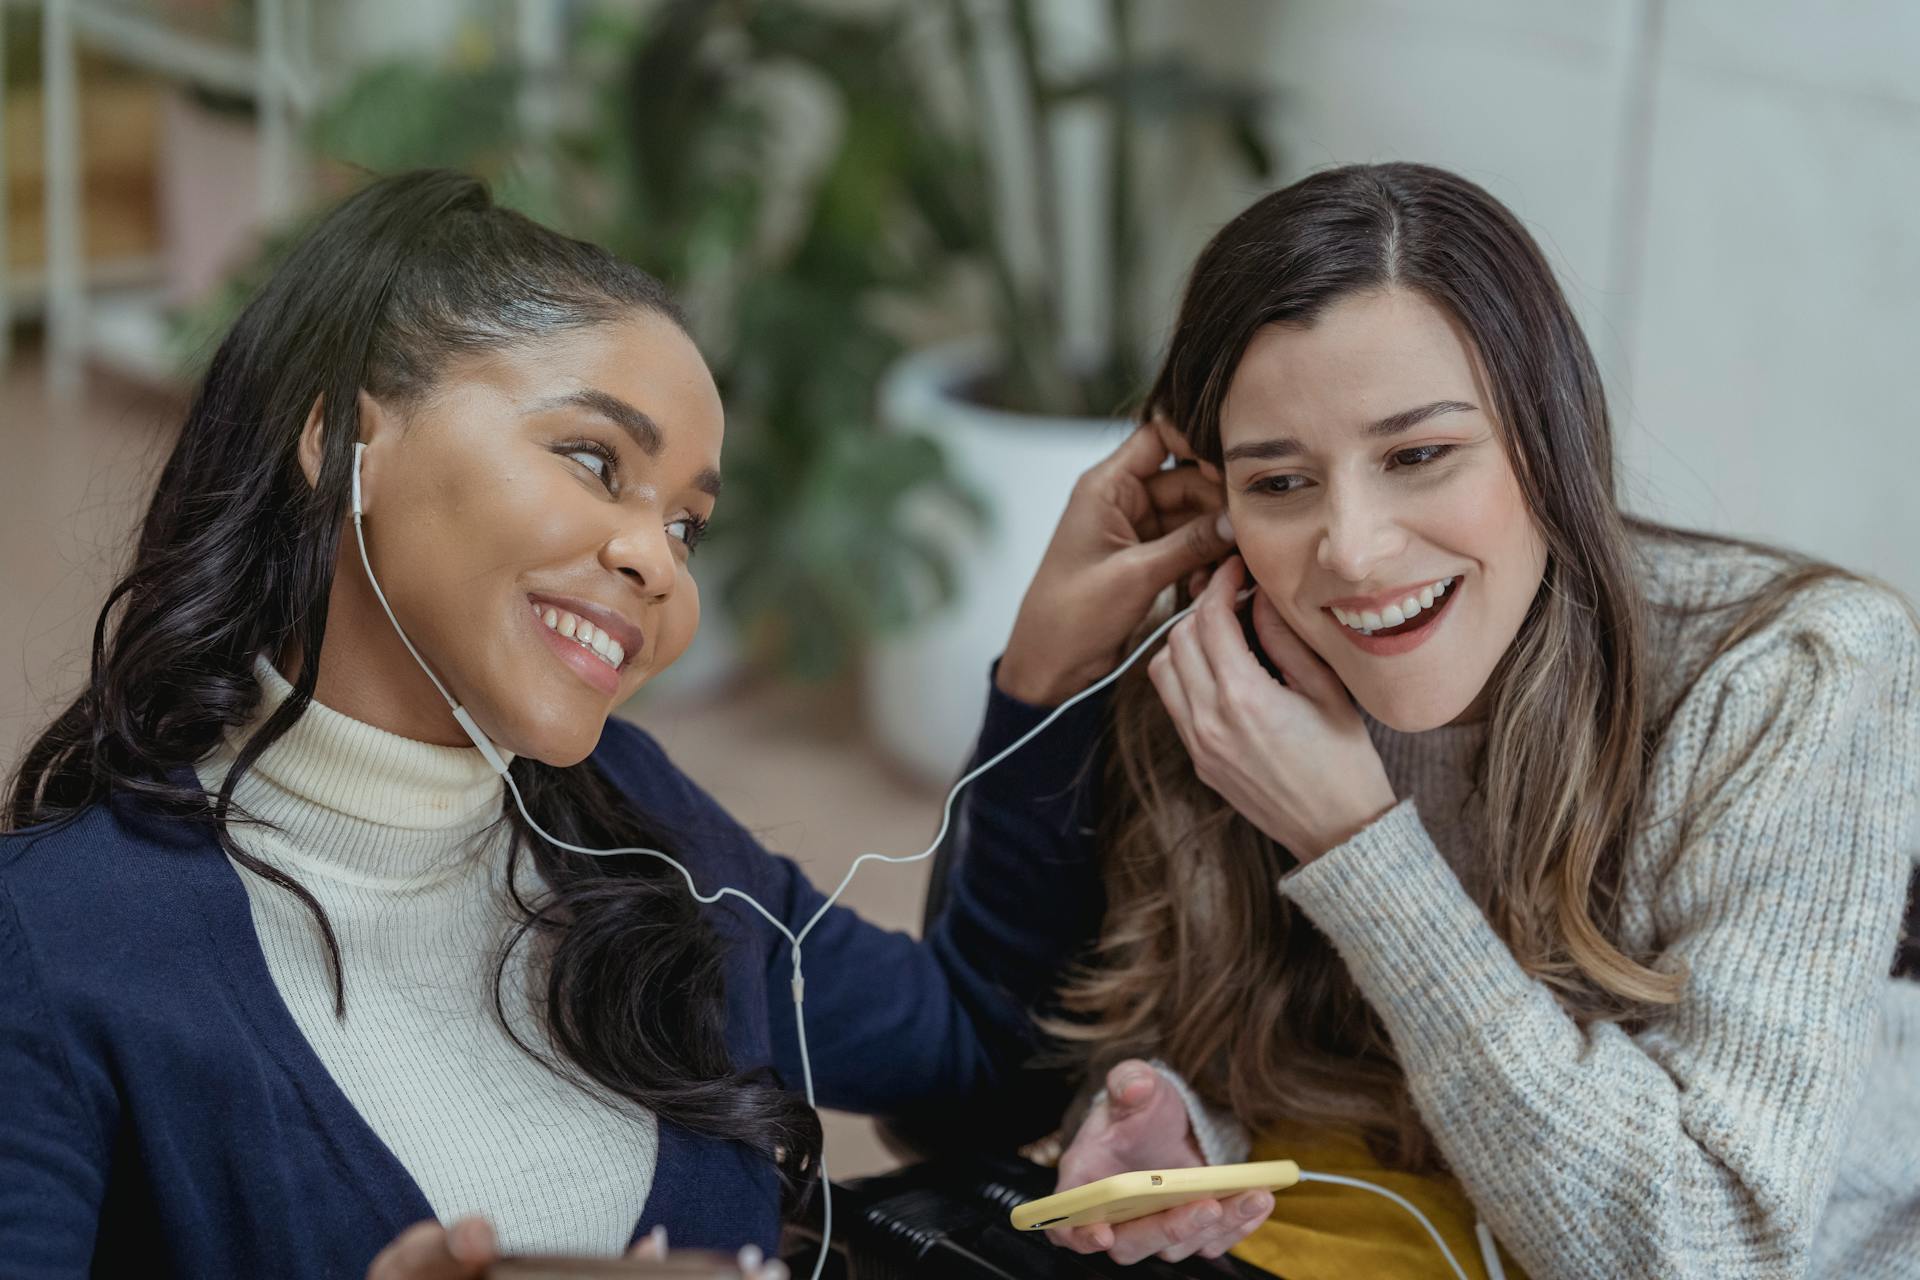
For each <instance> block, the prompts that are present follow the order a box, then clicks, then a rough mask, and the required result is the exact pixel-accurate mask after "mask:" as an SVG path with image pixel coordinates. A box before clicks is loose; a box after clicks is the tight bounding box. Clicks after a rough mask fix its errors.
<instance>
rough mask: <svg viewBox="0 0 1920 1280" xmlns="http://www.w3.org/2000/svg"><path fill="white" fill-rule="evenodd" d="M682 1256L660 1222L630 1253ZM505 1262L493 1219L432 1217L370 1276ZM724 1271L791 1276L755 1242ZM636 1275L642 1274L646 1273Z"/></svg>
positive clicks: (421, 1279) (399, 1241)
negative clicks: (442, 1220) (445, 1221)
mask: <svg viewBox="0 0 1920 1280" xmlns="http://www.w3.org/2000/svg"><path fill="white" fill-rule="evenodd" d="M682 1256H683V1255H680V1254H671V1255H670V1254H669V1253H668V1252H667V1232H666V1228H664V1227H656V1228H655V1229H654V1231H653V1234H651V1235H649V1236H648V1237H647V1238H646V1239H644V1240H642V1241H641V1242H640V1243H639V1244H637V1245H635V1246H634V1247H633V1248H632V1249H631V1250H630V1251H629V1252H628V1253H627V1258H628V1259H629V1260H632V1261H634V1262H636V1263H640V1262H646V1261H654V1262H661V1263H665V1262H667V1261H669V1260H670V1259H672V1258H680V1257H682ZM503 1261H507V1260H505V1259H502V1258H501V1256H500V1250H499V1245H498V1242H497V1241H496V1238H495V1236H494V1232H493V1224H491V1223H490V1222H488V1221H487V1220H486V1219H485V1218H479V1217H468V1218H461V1219H458V1220H457V1221H455V1222H454V1224H453V1225H452V1226H442V1225H440V1224H439V1223H438V1222H434V1221H432V1220H428V1221H426V1222H416V1223H414V1224H413V1225H412V1226H411V1227H408V1228H407V1229H406V1230H405V1231H402V1232H401V1233H400V1234H399V1235H398V1236H396V1237H394V1240H393V1243H392V1244H390V1245H388V1246H387V1247H386V1248H384V1249H382V1250H381V1251H380V1252H379V1254H378V1255H377V1256H375V1258H374V1260H373V1263H372V1265H371V1266H369V1267H368V1268H367V1280H484V1278H485V1277H486V1276H487V1274H488V1271H489V1268H492V1267H494V1264H496V1263H500V1262H503ZM722 1261H724V1260H722ZM589 1265H590V1266H593V1267H594V1268H595V1269H596V1270H599V1271H607V1270H610V1269H612V1268H614V1267H617V1266H618V1263H616V1262H615V1261H614V1260H612V1259H598V1260H593V1261H591V1262H590V1263H589ZM724 1273H725V1274H728V1275H735V1276H740V1277H743V1278H744V1280H788V1277H787V1264H786V1263H784V1262H781V1261H780V1260H779V1259H778V1258H774V1259H770V1260H769V1259H763V1258H762V1257H761V1254H760V1250H759V1249H758V1248H757V1247H756V1246H754V1245H748V1246H747V1247H746V1248H744V1249H742V1250H741V1251H740V1256H739V1259H738V1263H737V1269H736V1268H735V1267H727V1268H725V1272H724ZM634 1274H635V1276H636V1277H638V1276H639V1275H641V1274H644V1273H641V1272H635V1273H634ZM660 1274H661V1275H662V1276H663V1277H664V1276H666V1275H669V1274H681V1273H679V1272H666V1271H662V1272H660ZM712 1274H716V1275H717V1274H721V1272H720V1271H715V1272H713V1273H712Z"/></svg>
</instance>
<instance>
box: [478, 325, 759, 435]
mask: <svg viewBox="0 0 1920 1280" xmlns="http://www.w3.org/2000/svg"><path fill="white" fill-rule="evenodd" d="M466 372H467V374H468V376H471V377H473V378H475V379H476V380H478V381H482V382H486V383H491V384H492V385H493V387H494V388H496V389H497V390H498V391H500V392H503V393H504V394H505V395H506V397H507V398H508V399H509V400H511V401H512V402H514V403H515V405H516V406H518V407H520V408H526V407H528V406H531V405H534V404H538V403H541V402H543V401H554V400H558V399H560V398H562V397H565V396H567V395H571V394H573V393H575V392H578V391H581V390H583V389H591V390H593V391H595V392H600V393H604V394H606V395H609V396H612V397H614V398H615V399H618V400H622V401H625V402H626V403H627V404H630V405H632V406H633V407H634V408H636V409H638V410H640V411H641V412H642V413H644V414H646V415H647V416H648V417H649V418H651V419H653V421H654V422H655V423H657V424H658V425H659V427H660V434H661V442H662V445H663V453H664V454H675V453H679V454H688V455H695V456H696V460H699V461H700V462H701V463H702V465H712V464H714V463H716V462H717V461H718V459H719V454H720V444H721V439H722V437H723V435H724V433H725V428H726V415H725V412H724V410H723V408H722V406H721V403H720V392H719V389H718V388H717V387H715V385H714V382H713V375H712V373H710V372H709V371H708V369H707V363H706V361H705V360H703V359H702V358H701V356H700V352H699V349H698V348H696V347H695V346H694V344H693V340H692V339H691V338H689V337H688V336H687V335H686V334H685V333H684V332H683V331H682V330H681V329H680V327H679V326H678V325H676V324H674V323H673V322H672V321H671V320H669V319H667V318H666V317H664V316H659V315H654V314H651V313H636V314H635V315H634V316H632V317H631V318H627V319H622V320H618V321H613V322H610V323H607V324H595V325H586V326H583V327H581V328H577V329H564V330H561V331H560V332H558V333H554V334H549V335H547V336H546V337H542V338H538V339H534V340H533V341H530V342H525V343H518V344H515V345H514V346H511V347H507V348H504V349H501V350H498V351H493V352H489V353H487V354H486V355H484V356H482V357H480V358H479V359H477V360H476V361H474V363H473V364H472V365H471V366H470V368H469V369H468V370H467V371H466ZM456 376H457V375H456Z"/></svg>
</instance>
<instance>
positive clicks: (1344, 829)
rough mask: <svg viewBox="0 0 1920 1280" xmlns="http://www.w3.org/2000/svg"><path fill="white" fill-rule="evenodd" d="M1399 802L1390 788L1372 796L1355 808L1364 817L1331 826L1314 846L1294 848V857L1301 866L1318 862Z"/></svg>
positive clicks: (1384, 815)
mask: <svg viewBox="0 0 1920 1280" xmlns="http://www.w3.org/2000/svg"><path fill="white" fill-rule="evenodd" d="M1399 803H1400V801H1399V799H1398V798H1397V797H1396V796H1395V795H1394V794H1393V793H1392V791H1391V790H1389V791H1387V792H1385V793H1383V795H1382V796H1376V797H1374V799H1373V800H1372V801H1371V802H1370V803H1369V804H1367V805H1365V806H1363V807H1361V808H1360V809H1358V810H1356V812H1359V813H1363V814H1365V815H1366V816H1365V817H1363V818H1360V819H1359V820H1357V821H1356V820H1349V821H1347V822H1344V823H1341V824H1339V825H1337V826H1335V827H1333V828H1331V829H1330V830H1329V831H1328V832H1327V833H1326V834H1325V835H1324V836H1322V837H1321V839H1320V840H1318V841H1316V842H1315V847H1314V848H1312V849H1310V850H1305V849H1296V850H1294V851H1293V855H1294V857H1295V858H1296V859H1298V860H1299V862H1300V865H1302V866H1305V865H1306V864H1308V863H1310V862H1318V861H1319V860H1320V859H1321V858H1323V857H1325V856H1326V855H1327V854H1328V853H1331V852H1332V851H1333V850H1335V849H1338V848H1339V847H1340V846H1341V845H1343V844H1345V843H1347V842H1348V841H1349V840H1352V839H1353V838H1354V837H1355V836H1358V835H1359V834H1360V833H1361V832H1363V831H1365V830H1366V829H1367V828H1368V827H1371V826H1372V825H1373V824H1374V823H1376V822H1378V821H1380V819H1382V818H1384V817H1386V816H1387V815H1388V814H1389V813H1391V812H1393V807H1394V806H1395V805H1396V804H1399Z"/></svg>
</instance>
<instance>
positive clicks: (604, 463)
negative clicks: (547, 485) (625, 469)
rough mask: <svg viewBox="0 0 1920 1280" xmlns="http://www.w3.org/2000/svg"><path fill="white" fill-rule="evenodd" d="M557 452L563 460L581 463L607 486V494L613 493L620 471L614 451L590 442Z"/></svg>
mask: <svg viewBox="0 0 1920 1280" xmlns="http://www.w3.org/2000/svg"><path fill="white" fill-rule="evenodd" d="M555 452H557V453H559V454H560V456H561V457H563V458H572V459H574V460H575V461H577V462H579V463H580V465H581V466H583V467H585V468H586V469H587V471H588V472H590V473H591V474H592V475H593V478H594V479H596V480H598V481H599V482H600V483H601V484H603V485H605V486H606V488H607V492H609V493H611V492H613V481H614V477H615V476H616V475H617V474H618V471H619V459H618V458H617V457H615V456H614V453H613V450H611V449H609V448H607V446H605V445H603V444H601V443H599V442H598V441H592V440H589V441H582V442H579V443H577V444H569V445H563V446H562V447H561V448H559V449H558V450H556V451H555Z"/></svg>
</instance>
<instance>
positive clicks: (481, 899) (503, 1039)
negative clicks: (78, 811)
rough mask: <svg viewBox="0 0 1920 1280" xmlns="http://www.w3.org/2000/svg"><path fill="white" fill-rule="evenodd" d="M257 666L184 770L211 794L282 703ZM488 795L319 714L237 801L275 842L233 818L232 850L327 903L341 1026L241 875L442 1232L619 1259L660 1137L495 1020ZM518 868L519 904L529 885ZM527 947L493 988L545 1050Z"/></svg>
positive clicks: (305, 926) (289, 938)
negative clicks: (463, 1220) (343, 1005)
mask: <svg viewBox="0 0 1920 1280" xmlns="http://www.w3.org/2000/svg"><path fill="white" fill-rule="evenodd" d="M254 669H255V674H256V675H257V676H258V678H259V680H260V684H261V688H262V690H263V693H264V697H263V699H262V703H261V706H260V708H259V711H258V713H257V715H256V717H255V719H254V721H253V723H252V724H251V725H249V726H248V728H247V729H246V730H245V731H241V732H236V733H234V734H232V735H230V736H229V738H228V740H227V742H226V743H225V744H224V745H223V746H222V747H221V748H220V749H219V750H217V751H216V752H215V753H214V754H213V755H211V756H209V757H208V758H207V759H206V760H204V761H202V762H201V763H200V764H199V766H198V773H199V776H200V780H201V784H202V785H203V786H205V787H206V788H207V789H208V790H209V791H217V790H218V789H219V787H220V784H221V782H222V781H223V780H224V779H225V777H226V775H227V772H228V770H229V769H230V767H231V766H232V763H233V761H234V759H235V757H236V756H237V754H238V750H239V747H240V745H241V744H242V743H244V742H245V740H246V737H247V736H248V734H250V733H251V731H252V729H253V728H255V727H257V726H258V725H259V724H260V722H261V721H263V720H264V719H265V718H266V717H267V716H268V715H269V714H271V713H272V712H273V710H274V709H275V708H277V707H278V706H279V705H280V704H281V703H282V702H283V701H284V700H285V699H286V697H287V695H288V694H289V693H291V692H292V687H291V686H290V685H289V684H288V683H287V682H286V680H285V679H283V678H282V677H281V675H280V673H279V672H278V671H276V670H275V669H274V667H273V664H272V663H271V662H269V661H268V660H267V659H266V658H265V657H260V658H257V659H256V660H255V665H254ZM502 796H503V789H502V787H501V783H500V779H499V777H498V776H497V775H495V774H494V772H493V771H492V770H491V769H489V768H488V767H487V765H486V763H485V762H484V761H483V760H482V759H481V758H480V753H479V752H477V751H475V750H473V749H471V748H463V747H441V746H434V745H431V744H429V743H424V742H415V741H412V740H411V739H407V738H402V737H399V736H397V735H395V734H391V733H388V732H386V731H384V730H381V729H377V728H375V727H373V726H372V725H368V724H363V723H361V722H360V721H357V720H354V719H352V718H351V717H348V716H344V715H342V714H340V713H339V712H337V711H333V710H330V709H328V708H327V707H323V706H321V705H320V704H319V703H317V702H316V703H313V704H312V705H311V706H310V707H309V708H308V710H307V712H306V714H305V715H304V716H302V717H301V718H300V720H299V722H298V723H296V724H295V725H294V727H293V728H292V729H291V730H290V731H289V732H288V733H287V734H286V735H285V736H283V737H282V738H281V739H280V740H279V741H278V742H276V743H274V744H273V746H272V747H271V748H269V749H268V750H267V751H266V753H265V754H263V755H262V756H261V757H260V759H259V760H258V761H257V762H255V764H254V765H253V767H252V768H251V769H250V770H248V772H247V774H246V775H245V776H244V777H242V778H241V779H240V783H239V786H238V787H237V788H236V789H235V793H234V798H235V800H236V801H237V802H238V805H239V807H240V808H241V809H243V810H245V811H246V812H247V813H250V814H252V815H254V816H255V817H259V818H265V819H267V820H268V821H270V822H272V823H273V824H274V825H275V826H276V827H277V828H278V830H267V829H264V828H261V827H257V826H252V825H248V824H242V823H238V822H236V823H234V824H233V825H232V827H231V830H232V832H233V835H234V837H235V839H236V840H237V841H238V843H239V844H240V846H241V848H243V849H245V850H246V851H247V852H248V853H250V854H252V855H253V856H254V857H257V858H259V859H261V860H262V861H264V862H267V863H270V864H272V865H273V866H275V867H277V868H279V869H281V870H283V871H285V872H286V873H287V874H288V875H289V876H291V877H293V878H294V879H295V880H296V881H298V882H299V883H300V884H302V885H304V886H305V887H306V888H307V889H309V890H310V891H312V893H313V895H314V897H315V898H317V899H318V900H319V902H320V904H321V906H323V907H324V908H325V909H326V912H327V916H328V918H329V919H330V920H331V922H332V924H333V929H334V934H335V936H336V937H337V938H338V940H339V943H340V955H341V961H342V964H343V967H344V970H345V975H346V990H347V1011H346V1017H345V1018H344V1019H336V1018H335V1017H334V1000H333V985H332V980H331V976H330V973H329V969H328V965H327V957H326V949H325V944H324V942H323V941H322V938H321V934H320V930H319V927H318V925H317V924H316V923H315V921H314V919H313V916H312V914H311V913H310V912H309V911H308V910H307V909H306V907H305V906H303V905H302V904H301V903H300V902H299V900H298V899H296V898H295V897H294V896H293V895H292V894H290V893H288V892H287V891H286V890H284V889H280V888H277V887H275V886H274V885H272V884H269V883H268V882H267V881H266V880H264V879H262V878H261V877H259V876H257V875H254V874H253V873H251V872H248V871H245V870H244V869H243V870H241V872H240V879H241V882H242V883H243V884H244V885H245V886H246V890H247V897H248V900H249V902H250V904H251V907H252V912H253V925H254V929H255V931H256V932H257V933H258V934H259V937H260V946H261V949H262V950H263V951H264V952H265V954H266V959H267V967H268V969H269V970H270V971H271V972H272V974H273V980H274V984H275V985H276V986H277V987H278V988H279V990H280V995H281V998H282V999H283V1000H285V1001H286V1004H287V1007H288V1009H289V1010H290V1011H291V1012H292V1014H293V1018H294V1021H295V1022H296V1023H298V1024H299V1027H300V1030H301V1031H302V1032H303V1033H304V1034H305V1035H306V1038H307V1041H308V1043H310V1044H311V1045H312V1046H313V1049H314V1052H315V1053H316V1054H317V1055H319V1058H320V1061H321V1063H322V1064H324V1065H325V1067H326V1069H327V1070H328V1072H330V1073H331V1074H332V1076H333V1078H334V1080H335V1081H336V1082H337V1083H338V1084H339V1086H340V1088H341V1090H342V1091H343V1092H344V1093H345V1094H346V1096H347V1098H348V1100H349V1101H351V1102H352V1103H353V1105H354V1107H355V1108H356V1109H358V1110H359V1112H360V1114H361V1115H362V1116H364V1117H365V1118H366V1121H367V1123H368V1124H369V1125H371V1126H372V1128H373V1130H374V1132H375V1133H377V1134H379V1135H380V1137H381V1139H382V1140H383V1141H385V1142H386V1144H387V1146H388V1147H389V1148H390V1149H392V1151H393V1153H394V1154H395V1155H396V1156H397V1157H399V1159H400V1162H401V1164H403V1165H405V1166H406V1168H407V1171H408V1172H409V1173H411V1174H412V1175H413V1177H414V1179H415V1181H417V1182H418V1183H419V1184H420V1189H421V1190H422V1191H423V1192H424V1193H425V1194H426V1198H427V1202H428V1203H429V1204H431V1205H432V1206H433V1209H434V1212H435V1213H436V1214H438V1215H439V1217H440V1219H441V1220H442V1221H452V1220H453V1219H454V1218H456V1217H459V1216H460V1215H462V1214H468V1213H480V1214H485V1215H486V1216H487V1217H488V1218H490V1219H491V1220H492V1221H493V1223H494V1225H495V1227H496V1228H497V1230H498V1231H499V1235H500V1243H501V1248H502V1249H503V1251H507V1252H569V1253H596V1254H617V1253H618V1252H620V1251H621V1249H622V1248H623V1247H624V1246H625V1245H626V1243H627V1240H628V1237H629V1236H630V1234H631V1233H632V1231H633V1227H634V1224H635V1222H636V1221H637V1220H638V1219H639V1216H640V1211H641V1207H642V1206H643V1204H644V1203H645V1201H646V1198H647V1192H648V1189H649V1188H650V1187H651V1185H652V1182H653V1172H654V1161H655V1156H656V1154H657V1150H658V1130H657V1127H656V1125H655V1121H654V1117H653V1116H652V1115H651V1114H649V1113H638V1112H637V1109H636V1108H626V1109H624V1110H616V1109H615V1108H614V1107H612V1106H610V1105H609V1104H607V1103H605V1102H602V1101H599V1100H597V1099H595V1098H594V1097H592V1096H590V1095H589V1094H588V1093H587V1092H586V1091H585V1090H583V1089H582V1088H580V1087H579V1086H578V1085H575V1084H571V1083H568V1082H567V1081H565V1080H562V1079H561V1078H560V1077H559V1076H557V1075H556V1074H554V1072H552V1071H550V1070H548V1069H547V1068H546V1067H543V1066H542V1065H540V1064H539V1063H537V1062H535V1061H534V1060H533V1059H532V1058H531V1057H529V1056H528V1055H527V1054H526V1053H525V1052H523V1051H522V1050H521V1049H519V1048H518V1047H517V1046H516V1045H514V1043H513V1042H512V1041H511V1040H510V1039H509V1038H508V1036H507V1033H506V1032H505V1030H503V1029H502V1028H501V1026H500V1024H499V1020H498V1018H497V1017H496V1016H495V1013H494V1008H493V966H494V958H495V956H496V954H497V948H498V947H499V946H500V944H501V942H502V941H503V940H504V938H505V937H506V936H507V934H508V932H509V929H510V927H511V917H510V915H509V910H508V906H507V899H506V889H507V886H506V852H507V834H508V828H507V826H506V825H505V824H504V823H499V824H498V825H496V820H497V819H498V818H499V817H500V815H501V807H502ZM520 862H521V871H520V874H519V881H520V887H521V892H522V895H523V896H525V897H527V898H529V899H530V900H531V899H532V898H533V897H535V896H537V895H538V893H539V892H540V891H541V887H542V886H541V884H540V881H539V879H538V878H537V876H536V875H535V874H534V873H533V872H532V871H531V870H530V869H529V868H528V866H527V862H528V859H527V858H526V857H525V856H524V855H523V856H522V858H521V859H520ZM533 945H534V944H533V942H532V940H530V939H529V940H523V941H522V942H521V943H520V944H519V945H518V946H516V947H515V948H514V956H513V963H512V964H511V966H510V967H509V969H508V972H507V977H506V981H505V983H504V990H505V992H506V996H507V999H506V1005H507V1011H508V1016H509V1018H510V1019H512V1021H513V1025H514V1028H515V1030H517V1031H518V1032H519V1033H520V1035H521V1037H522V1038H523V1039H526V1040H527V1041H528V1043H530V1044H533V1045H536V1046H539V1047H541V1048H543V1049H545V1048H546V1047H547V1041H546V1038H545V1036H544V1034H543V1033H542V1032H541V1031H540V1029H539V1021H538V1018H537V1017H536V1016H535V1014H534V1011H533V1005H532V1003H531V999H530V996H529V982H528V976H529V966H528V957H529V955H530V954H531V952H532V949H533ZM531 985H532V987H533V988H534V990H535V993H536V994H537V991H538V988H539V983H538V981H535V982H533V983H532V984H531Z"/></svg>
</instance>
